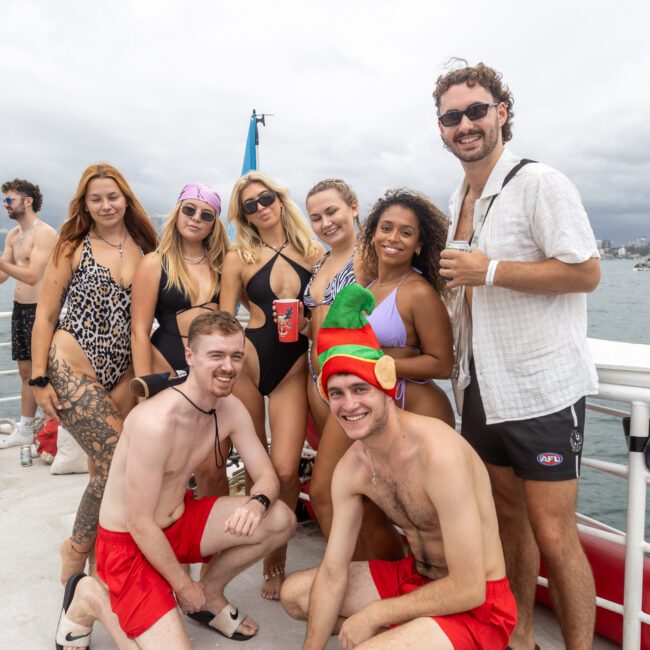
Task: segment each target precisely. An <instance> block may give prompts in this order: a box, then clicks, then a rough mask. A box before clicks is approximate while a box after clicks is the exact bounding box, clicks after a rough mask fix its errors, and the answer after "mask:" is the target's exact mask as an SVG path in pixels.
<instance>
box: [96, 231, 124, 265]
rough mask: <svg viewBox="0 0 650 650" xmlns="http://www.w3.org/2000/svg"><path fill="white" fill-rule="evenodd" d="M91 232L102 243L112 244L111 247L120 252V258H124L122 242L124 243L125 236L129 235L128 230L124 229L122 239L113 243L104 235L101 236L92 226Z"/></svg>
mask: <svg viewBox="0 0 650 650" xmlns="http://www.w3.org/2000/svg"><path fill="white" fill-rule="evenodd" d="M93 232H94V233H95V234H96V235H97V237H99V238H100V239H101V240H102V241H103V242H104V243H106V244H108V245H109V246H112V247H113V248H117V251H118V253H119V254H120V260H122V259H123V258H124V244H125V243H126V238H127V237H128V236H129V231H128V230H125V231H124V239H123V240H122V241H121V242H118V243H117V244H113V243H112V242H110V241H108V239H106V238H105V237H102V236H101V235H100V234H99V233H98V232H97V228H93Z"/></svg>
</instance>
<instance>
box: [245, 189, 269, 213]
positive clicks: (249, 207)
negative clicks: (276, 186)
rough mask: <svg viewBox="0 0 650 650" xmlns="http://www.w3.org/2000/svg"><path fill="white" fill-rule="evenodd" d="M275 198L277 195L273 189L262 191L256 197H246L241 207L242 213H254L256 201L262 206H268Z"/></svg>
mask: <svg viewBox="0 0 650 650" xmlns="http://www.w3.org/2000/svg"><path fill="white" fill-rule="evenodd" d="M276 198H277V195H276V193H275V192H274V191H273V190H267V191H266V192H262V193H261V194H260V195H259V196H258V197H257V198H256V199H248V201H245V202H244V203H243V204H242V206H241V207H242V210H243V211H244V214H255V213H256V212H257V204H258V203H259V204H260V205H261V206H262V207H263V208H268V207H269V205H272V204H273V202H274V201H275V199H276Z"/></svg>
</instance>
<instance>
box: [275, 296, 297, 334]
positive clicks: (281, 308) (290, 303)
mask: <svg viewBox="0 0 650 650" xmlns="http://www.w3.org/2000/svg"><path fill="white" fill-rule="evenodd" d="M299 304H300V300H297V299H296V298H282V299H281V300H274V301H273V306H274V307H275V313H276V314H277V321H278V340H279V341H280V343H295V342H296V341H297V340H298V305H299Z"/></svg>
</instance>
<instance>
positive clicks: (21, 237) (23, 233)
mask: <svg viewBox="0 0 650 650" xmlns="http://www.w3.org/2000/svg"><path fill="white" fill-rule="evenodd" d="M39 223H41V222H40V221H39V220H38V219H36V221H34V223H33V224H32V225H31V226H30V227H29V228H27V230H23V229H22V228H20V226H18V227H19V228H20V233H19V234H18V248H22V247H23V244H24V243H25V236H26V235H27V233H30V232H32V230H34V228H36V226H38V224H39Z"/></svg>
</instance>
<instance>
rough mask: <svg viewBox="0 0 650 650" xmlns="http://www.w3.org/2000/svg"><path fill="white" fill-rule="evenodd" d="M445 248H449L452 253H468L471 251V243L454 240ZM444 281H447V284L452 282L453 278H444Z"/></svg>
mask: <svg viewBox="0 0 650 650" xmlns="http://www.w3.org/2000/svg"><path fill="white" fill-rule="evenodd" d="M445 248H448V249H449V250H452V251H463V253H467V252H468V251H469V242H466V241H461V240H460V239H452V240H451V241H448V242H447V245H446V246H445ZM442 279H443V280H446V281H447V282H448V281H449V280H451V278H444V277H443V278H442Z"/></svg>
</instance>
